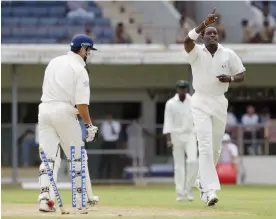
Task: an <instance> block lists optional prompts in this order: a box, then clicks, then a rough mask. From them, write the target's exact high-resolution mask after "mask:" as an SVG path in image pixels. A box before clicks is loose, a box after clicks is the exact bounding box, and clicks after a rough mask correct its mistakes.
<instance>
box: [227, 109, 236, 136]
mask: <svg viewBox="0 0 276 219" xmlns="http://www.w3.org/2000/svg"><path fill="white" fill-rule="evenodd" d="M237 125H238V122H237V117H236V116H235V114H234V112H233V107H232V106H229V107H228V112H227V120H226V131H227V132H228V133H231V135H232V136H236V130H237V127H236V126H237Z"/></svg>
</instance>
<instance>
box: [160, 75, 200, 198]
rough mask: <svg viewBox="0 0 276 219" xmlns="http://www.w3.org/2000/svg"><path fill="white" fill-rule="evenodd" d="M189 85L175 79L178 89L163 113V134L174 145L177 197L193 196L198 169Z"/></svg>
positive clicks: (169, 145)
mask: <svg viewBox="0 0 276 219" xmlns="http://www.w3.org/2000/svg"><path fill="white" fill-rule="evenodd" d="M188 86H189V84H188V82H186V81H183V80H180V81H178V82H177V83H176V88H177V93H176V94H175V96H174V97H173V98H171V99H169V100H168V101H167V103H166V106H165V116H164V127H163V134H165V135H166V137H167V145H168V147H172V152H173V159H174V182H175V189H176V200H177V201H183V200H184V199H185V198H187V199H188V200H189V201H193V200H194V196H193V192H192V186H193V185H194V183H195V180H196V176H197V173H198V163H197V141H196V136H195V132H194V125H193V118H192V112H191V96H190V95H189V94H188V93H187V90H188ZM185 155H186V157H187V159H186V158H185Z"/></svg>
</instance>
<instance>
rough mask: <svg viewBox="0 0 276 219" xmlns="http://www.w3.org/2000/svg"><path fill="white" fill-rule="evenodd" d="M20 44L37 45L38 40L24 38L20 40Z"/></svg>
mask: <svg viewBox="0 0 276 219" xmlns="http://www.w3.org/2000/svg"><path fill="white" fill-rule="evenodd" d="M20 43H22V44H23V43H24V44H35V43H36V39H35V38H30V37H28V38H22V39H20Z"/></svg>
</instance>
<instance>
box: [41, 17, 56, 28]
mask: <svg viewBox="0 0 276 219" xmlns="http://www.w3.org/2000/svg"><path fill="white" fill-rule="evenodd" d="M57 23H58V18H47V17H45V18H40V19H39V24H40V25H41V26H55V25H57Z"/></svg>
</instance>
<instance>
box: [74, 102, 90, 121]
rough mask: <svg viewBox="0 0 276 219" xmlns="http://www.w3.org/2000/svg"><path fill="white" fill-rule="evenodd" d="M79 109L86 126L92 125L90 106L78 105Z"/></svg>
mask: <svg viewBox="0 0 276 219" xmlns="http://www.w3.org/2000/svg"><path fill="white" fill-rule="evenodd" d="M77 109H78V111H79V114H80V116H81V118H82V120H83V122H84V124H90V123H91V118H90V115H89V110H88V105H86V104H79V105H77Z"/></svg>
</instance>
